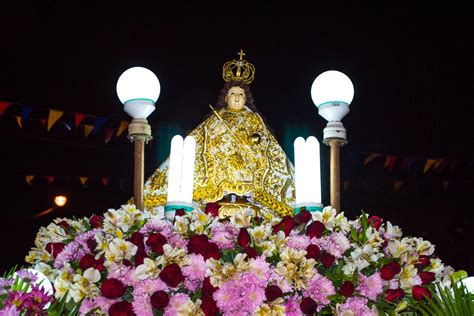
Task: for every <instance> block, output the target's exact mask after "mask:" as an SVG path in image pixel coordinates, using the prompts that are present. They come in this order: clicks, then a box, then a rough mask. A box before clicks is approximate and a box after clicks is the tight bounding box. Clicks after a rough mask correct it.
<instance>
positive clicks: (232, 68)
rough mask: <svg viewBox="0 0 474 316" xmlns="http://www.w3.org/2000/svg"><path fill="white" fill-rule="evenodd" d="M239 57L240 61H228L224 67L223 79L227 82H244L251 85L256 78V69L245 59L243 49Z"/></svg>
mask: <svg viewBox="0 0 474 316" xmlns="http://www.w3.org/2000/svg"><path fill="white" fill-rule="evenodd" d="M237 55H239V59H238V60H237V59H233V60H231V61H228V62H226V63H225V64H224V66H223V67H222V78H224V81H225V82H229V81H243V82H244V83H246V84H250V83H251V82H252V81H253V79H254V78H255V67H254V65H252V64H251V63H249V62H248V61H246V60H245V59H243V56H245V53H244V51H243V50H242V49H241V50H240V51H239V52H238V53H237Z"/></svg>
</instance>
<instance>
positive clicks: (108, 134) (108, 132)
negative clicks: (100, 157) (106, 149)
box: [104, 127, 115, 143]
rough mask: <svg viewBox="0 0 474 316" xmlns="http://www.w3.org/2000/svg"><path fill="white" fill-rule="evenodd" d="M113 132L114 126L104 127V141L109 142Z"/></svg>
mask: <svg viewBox="0 0 474 316" xmlns="http://www.w3.org/2000/svg"><path fill="white" fill-rule="evenodd" d="M114 132H115V128H113V127H107V128H105V140H104V142H105V143H108V142H110V139H112V135H113V134H114Z"/></svg>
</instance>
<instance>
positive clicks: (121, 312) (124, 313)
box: [109, 301, 135, 316]
mask: <svg viewBox="0 0 474 316" xmlns="http://www.w3.org/2000/svg"><path fill="white" fill-rule="evenodd" d="M109 315H111V316H133V315H135V313H134V311H133V306H132V304H130V303H129V302H125V301H121V302H117V303H114V304H112V305H111V306H110V307H109Z"/></svg>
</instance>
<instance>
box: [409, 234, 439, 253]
mask: <svg viewBox="0 0 474 316" xmlns="http://www.w3.org/2000/svg"><path fill="white" fill-rule="evenodd" d="M413 240H414V241H415V249H416V251H417V252H418V254H419V255H420V256H421V255H424V256H431V255H432V254H433V252H434V250H435V247H434V246H433V245H432V244H431V243H430V242H429V241H427V240H424V239H423V238H413Z"/></svg>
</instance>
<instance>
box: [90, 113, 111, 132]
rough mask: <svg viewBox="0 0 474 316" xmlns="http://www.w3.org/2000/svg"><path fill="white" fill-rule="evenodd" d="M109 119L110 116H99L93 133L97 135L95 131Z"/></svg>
mask: <svg viewBox="0 0 474 316" xmlns="http://www.w3.org/2000/svg"><path fill="white" fill-rule="evenodd" d="M107 120H108V118H106V117H103V116H98V117H97V118H96V119H95V123H94V129H93V130H92V135H95V133H97V131H98V130H99V129H100V128H101V127H102V125H104V124H105V122H107Z"/></svg>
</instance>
